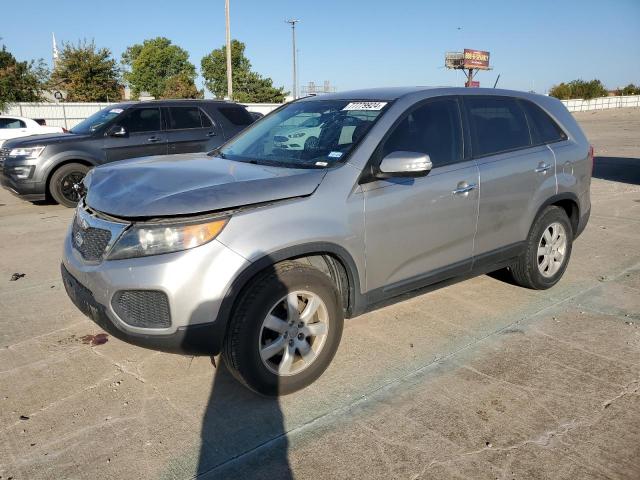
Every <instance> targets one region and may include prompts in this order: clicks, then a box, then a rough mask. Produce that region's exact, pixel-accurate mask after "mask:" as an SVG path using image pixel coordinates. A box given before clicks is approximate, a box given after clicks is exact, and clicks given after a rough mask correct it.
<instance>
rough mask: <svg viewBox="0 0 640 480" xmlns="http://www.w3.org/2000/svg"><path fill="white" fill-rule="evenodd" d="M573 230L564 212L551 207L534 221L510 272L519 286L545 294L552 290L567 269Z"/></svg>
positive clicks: (558, 208)
mask: <svg viewBox="0 0 640 480" xmlns="http://www.w3.org/2000/svg"><path fill="white" fill-rule="evenodd" d="M572 245H573V230H572V228H571V223H570V222H569V218H568V217H567V214H566V212H565V211H564V210H563V209H562V208H560V207H556V206H550V207H548V208H547V209H546V210H544V211H543V212H542V214H541V215H540V216H539V217H538V218H537V219H536V221H535V222H534V224H533V226H532V227H531V231H530V232H529V237H528V238H527V245H526V250H525V252H524V254H523V255H522V256H521V257H520V259H518V261H517V262H516V263H515V264H513V265H511V266H510V267H509V268H510V270H511V273H512V275H513V278H514V280H515V281H516V283H518V285H520V286H523V287H527V288H533V289H536V290H544V289H547V288H550V287H552V286H554V285H555V284H556V283H558V281H559V280H560V278H562V275H563V274H564V271H565V270H566V268H567V264H568V263H569V257H570V256H571V247H572Z"/></svg>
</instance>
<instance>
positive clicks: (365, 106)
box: [342, 102, 387, 110]
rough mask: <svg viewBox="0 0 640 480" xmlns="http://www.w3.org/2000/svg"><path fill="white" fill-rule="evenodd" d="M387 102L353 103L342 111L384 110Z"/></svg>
mask: <svg viewBox="0 0 640 480" xmlns="http://www.w3.org/2000/svg"><path fill="white" fill-rule="evenodd" d="M386 104H387V102H351V103H349V104H348V105H347V106H346V107H344V108H343V109H342V110H382V109H383V108H384V106H385V105H386Z"/></svg>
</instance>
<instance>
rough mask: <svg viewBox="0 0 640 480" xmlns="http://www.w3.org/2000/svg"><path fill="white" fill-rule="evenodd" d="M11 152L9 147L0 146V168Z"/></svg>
mask: <svg viewBox="0 0 640 480" xmlns="http://www.w3.org/2000/svg"><path fill="white" fill-rule="evenodd" d="M9 152H10V150H9V149H8V148H0V170H2V167H3V166H4V161H5V160H6V159H7V158H8V157H9Z"/></svg>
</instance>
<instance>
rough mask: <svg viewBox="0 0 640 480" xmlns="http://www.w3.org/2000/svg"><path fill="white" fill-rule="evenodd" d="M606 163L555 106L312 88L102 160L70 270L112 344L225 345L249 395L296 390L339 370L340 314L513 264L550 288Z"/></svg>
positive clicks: (524, 280) (512, 95)
mask: <svg viewBox="0 0 640 480" xmlns="http://www.w3.org/2000/svg"><path fill="white" fill-rule="evenodd" d="M314 119H317V121H315V120H314ZM308 125H312V127H307V126H308ZM292 132H293V133H292ZM301 133H302V134H304V138H303V136H302V135H300V134H301ZM294 134H295V135H298V136H299V137H300V138H299V139H300V141H298V140H299V139H298V138H289V136H290V135H294ZM284 137H286V140H285V138H284ZM310 139H311V140H310ZM592 167H593V150H592V149H591V147H590V145H589V143H588V142H587V139H586V138H585V136H584V134H583V133H582V131H581V130H580V127H579V126H578V124H577V123H576V121H575V120H574V119H573V118H572V116H571V115H570V114H569V112H568V111H567V109H566V108H565V107H564V106H563V105H562V103H560V102H559V101H558V100H556V99H554V98H550V97H543V96H539V95H533V94H528V93H522V92H515V91H508V90H497V89H480V88H475V89H460V88H422V87H413V88H385V89H372V90H361V91H352V92H343V93H335V94H328V95H322V96H317V97H310V98H304V99H301V100H298V101H294V102H291V103H288V104H286V105H284V106H282V107H280V108H279V109H277V110H276V111H274V112H272V113H271V114H269V115H267V116H266V117H264V118H263V119H261V120H259V121H258V122H256V123H255V124H253V125H252V126H251V127H249V128H248V129H247V130H245V131H243V132H242V133H240V134H239V135H237V136H236V137H235V138H233V139H231V140H230V141H228V142H227V143H226V144H224V145H222V146H221V147H219V148H217V149H216V150H214V151H212V152H209V153H202V154H198V153H190V154H184V155H172V156H162V157H145V158H140V159H135V160H125V161H123V162H118V163H117V164H110V165H104V166H100V167H97V168H95V169H93V170H92V171H91V172H90V173H89V174H88V176H87V177H86V179H85V182H84V183H85V186H86V195H85V197H84V198H83V199H82V200H81V202H80V204H79V205H78V208H77V211H76V214H75V217H74V220H73V223H72V225H71V226H70V228H69V234H68V236H67V238H66V240H65V244H64V256H63V262H62V276H63V279H64V284H65V287H66V289H67V292H68V294H69V296H70V297H71V299H72V300H73V302H74V303H75V304H76V305H77V306H78V308H79V309H80V310H82V311H83V312H84V313H85V314H86V315H88V316H89V317H91V318H92V319H93V320H94V321H95V322H96V323H98V324H99V325H100V326H101V327H102V328H104V329H105V330H106V331H108V332H110V333H112V334H113V335H115V336H116V337H119V338H122V339H124V340H126V341H128V342H131V343H135V344H138V345H143V346H147V347H151V348H156V349H160V350H165V351H175V352H183V353H189V354H217V353H220V352H221V353H222V354H223V356H224V359H225V361H226V364H227V366H228V367H229V369H230V370H231V371H232V372H233V374H234V375H235V377H236V378H237V379H238V380H240V381H241V382H242V383H244V384H245V385H246V386H248V387H249V388H251V389H253V390H254V391H257V392H260V393H262V394H267V395H277V394H286V393H290V392H293V391H295V390H298V389H300V388H303V387H305V386H306V385H309V384H310V383H311V382H313V381H314V380H315V379H317V378H318V377H319V376H320V375H321V374H322V372H323V371H324V370H325V369H326V368H327V366H328V364H329V363H330V362H331V360H332V358H333V356H334V354H335V352H336V350H337V348H338V344H339V342H340V337H341V335H342V326H343V319H344V318H347V317H354V316H356V315H359V314H361V313H362V312H364V311H366V310H368V309H372V308H374V307H375V306H376V305H377V304H379V303H380V302H382V301H387V300H388V299H390V298H392V297H396V296H398V295H399V294H402V293H405V292H408V291H411V290H416V289H418V288H421V287H425V286H427V285H433V284H436V283H438V282H442V281H444V280H447V279H450V278H452V277H459V276H471V275H477V274H482V273H486V272H491V271H494V270H498V269H508V271H509V272H510V273H511V274H512V276H513V278H514V279H515V281H516V282H517V283H518V284H520V285H522V286H523V287H527V288H534V289H545V288H549V287H551V286H553V285H554V284H555V283H556V282H558V280H560V278H561V277H562V275H563V273H564V271H565V269H566V267H567V263H568V261H569V257H570V255H571V246H572V242H573V240H574V239H575V238H576V237H577V236H578V235H579V234H580V233H581V232H582V230H583V229H584V227H585V225H586V223H587V220H588V218H589V212H590V199H589V188H590V183H591V171H592Z"/></svg>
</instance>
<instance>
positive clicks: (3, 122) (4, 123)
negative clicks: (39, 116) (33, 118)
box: [0, 118, 27, 128]
mask: <svg viewBox="0 0 640 480" xmlns="http://www.w3.org/2000/svg"><path fill="white" fill-rule="evenodd" d="M0 128H27V124H26V123H24V122H23V121H22V120H19V119H17V118H0Z"/></svg>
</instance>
